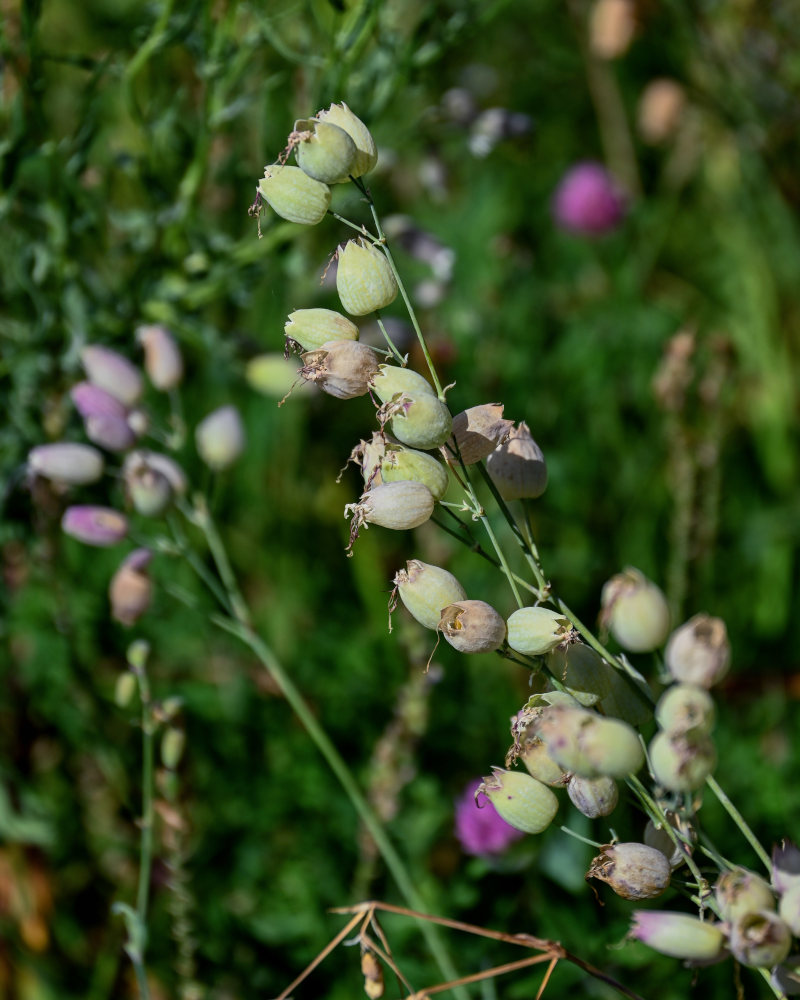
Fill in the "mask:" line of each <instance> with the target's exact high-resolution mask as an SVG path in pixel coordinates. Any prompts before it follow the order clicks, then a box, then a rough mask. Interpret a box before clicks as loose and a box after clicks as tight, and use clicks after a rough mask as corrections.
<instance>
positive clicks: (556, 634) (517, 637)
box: [508, 607, 573, 656]
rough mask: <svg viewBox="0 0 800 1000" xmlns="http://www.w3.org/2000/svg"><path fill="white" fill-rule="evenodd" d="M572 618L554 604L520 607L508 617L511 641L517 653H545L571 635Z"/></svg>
mask: <svg viewBox="0 0 800 1000" xmlns="http://www.w3.org/2000/svg"><path fill="white" fill-rule="evenodd" d="M572 632H573V627H572V622H571V621H570V620H569V619H568V618H567V616H566V615H565V614H563V613H562V612H561V611H555V610H553V609H552V608H543V607H526V608H519V610H517V611H515V612H514V613H513V614H512V615H511V616H510V617H509V619H508V644H509V646H510V647H511V648H512V649H513V650H516V652H518V653H524V654H526V655H528V656H543V655H544V654H545V653H549V652H550V650H551V649H555V647H556V646H558V645H560V644H561V643H562V642H566V641H567V640H569V638H570V636H571V635H572Z"/></svg>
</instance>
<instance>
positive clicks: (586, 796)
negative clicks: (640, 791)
mask: <svg viewBox="0 0 800 1000" xmlns="http://www.w3.org/2000/svg"><path fill="white" fill-rule="evenodd" d="M567 795H568V796H569V800H570V802H571V803H572V804H573V805H574V806H575V808H576V809H577V810H578V812H580V813H582V814H583V815H584V816H587V817H588V818H589V819H597V818H598V817H600V816H610V815H611V813H612V812H614V810H615V809H616V807H617V803H618V802H619V789H618V788H617V783H616V782H615V781H614V779H613V778H606V777H600V778H581V776H580V775H577V774H574V775H573V776H572V777H571V778H570V780H569V782H568V783H567Z"/></svg>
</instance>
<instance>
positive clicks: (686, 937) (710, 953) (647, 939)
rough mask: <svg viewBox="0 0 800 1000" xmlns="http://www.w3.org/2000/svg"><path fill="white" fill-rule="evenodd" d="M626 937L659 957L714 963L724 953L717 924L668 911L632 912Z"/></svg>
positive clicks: (723, 944) (722, 939)
mask: <svg viewBox="0 0 800 1000" xmlns="http://www.w3.org/2000/svg"><path fill="white" fill-rule="evenodd" d="M628 936H629V937H632V938H635V939H636V940H637V941H641V942H642V943H643V944H646V945H648V946H649V947H650V948H653V949H655V951H658V952H660V953H661V954H662V955H669V956H670V957H671V958H683V959H686V960H687V961H693V962H713V961H714V959H716V958H719V957H720V956H721V955H722V954H723V952H724V950H725V935H724V934H723V932H722V926H721V925H720V924H713V923H711V921H710V920H699V919H698V918H697V917H690V916H689V915H688V914H686V913H670V912H669V911H668V910H634V913H633V924H632V925H631V929H630V931H629V933H628Z"/></svg>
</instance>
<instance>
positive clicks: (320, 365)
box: [300, 340, 378, 399]
mask: <svg viewBox="0 0 800 1000" xmlns="http://www.w3.org/2000/svg"><path fill="white" fill-rule="evenodd" d="M377 369H378V355H377V354H376V353H375V351H373V350H372V348H371V347H368V346H367V345H366V344H362V343H360V341H357V340H331V341H329V342H328V343H327V344H323V345H322V347H321V348H319V350H317V351H307V352H306V353H305V354H304V355H303V367H302V368H301V369H300V374H301V375H302V376H303V378H304V379H306V380H307V381H309V382H315V383H316V384H317V385H318V386H319V387H320V389H322V391H323V392H327V393H328V395H330V396H335V397H336V398H337V399H354V398H355V397H356V396H364V395H366V393H367V392H368V391H369V382H370V379H371V378H372V376H373V375H374V374H375V372H376V371H377Z"/></svg>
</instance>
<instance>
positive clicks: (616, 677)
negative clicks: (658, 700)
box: [596, 667, 653, 728]
mask: <svg viewBox="0 0 800 1000" xmlns="http://www.w3.org/2000/svg"><path fill="white" fill-rule="evenodd" d="M634 673H635V674H636V677H637V678H638V681H637V680H634V679H633V678H630V679H629V678H626V677H625V676H623V673H622V671H621V670H617V669H616V668H615V667H611V669H610V671H609V673H608V679H609V684H610V691H609V692H608V694H606V695H603V697H602V698H601V699H600V701H599V702H598V703H597V705H596V708H597V709H598V710H599V711H601V712H602V713H603V715H608V716H612V717H613V718H616V719H622V721H623V722H627V723H628V725H629V726H634V727H637V728H638V727H639V726H642V725H644V723H645V722H648V721H649V720H650V719H652V717H653V705H652V702H651V700H650V698H648V696H647V694H645V691H649V688H648V686H647V682H646V681H645V679H644V677H642V675H641V674H640V673H639V672H638V671H634Z"/></svg>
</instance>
